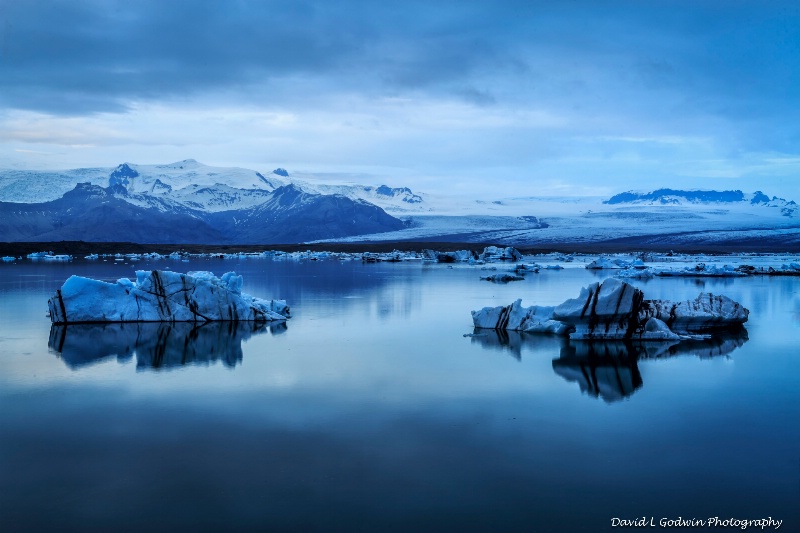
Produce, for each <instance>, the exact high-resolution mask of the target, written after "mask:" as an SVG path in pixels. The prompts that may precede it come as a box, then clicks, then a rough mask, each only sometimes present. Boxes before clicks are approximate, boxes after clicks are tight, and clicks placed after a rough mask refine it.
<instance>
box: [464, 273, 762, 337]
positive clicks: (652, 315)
mask: <svg viewBox="0 0 800 533" xmlns="http://www.w3.org/2000/svg"><path fill="white" fill-rule="evenodd" d="M748 315H749V311H748V310H747V309H745V308H744V307H742V306H741V305H740V304H739V303H737V302H734V301H733V300H731V299H730V298H728V297H726V296H715V295H712V294H708V293H705V294H700V295H699V296H698V297H697V298H696V299H694V300H688V301H685V302H671V301H667V300H645V299H644V294H643V293H642V291H641V290H639V289H637V288H635V287H634V286H632V285H629V284H628V283H625V282H623V281H620V280H617V279H614V278H609V279H607V280H605V281H604V282H603V283H593V284H591V285H589V286H588V287H586V288H584V289H581V293H580V295H579V296H578V298H574V299H570V300H567V301H565V302H564V303H562V304H561V305H558V306H556V307H554V308H553V307H541V306H532V307H528V308H523V307H522V306H521V300H517V301H516V302H514V303H513V304H511V305H510V306H507V307H485V308H483V309H481V310H479V311H473V312H472V321H473V323H474V325H475V327H476V328H489V329H499V330H518V331H531V332H548V333H556V334H559V335H566V334H569V336H570V338H572V339H601V340H608V339H639V340H685V339H702V338H706V336H707V335H709V334H712V333H721V332H726V331H736V330H740V329H741V328H742V324H744V323H745V322H747V319H748Z"/></svg>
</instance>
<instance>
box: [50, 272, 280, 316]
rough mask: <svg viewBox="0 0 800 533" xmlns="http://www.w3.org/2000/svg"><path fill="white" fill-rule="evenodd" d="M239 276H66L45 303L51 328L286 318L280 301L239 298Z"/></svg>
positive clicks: (242, 295)
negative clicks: (112, 278)
mask: <svg viewBox="0 0 800 533" xmlns="http://www.w3.org/2000/svg"><path fill="white" fill-rule="evenodd" d="M241 289H242V276H237V275H236V274H235V273H234V272H227V273H225V274H223V275H222V276H221V277H219V278H218V277H216V276H215V275H214V274H212V273H211V272H188V273H186V274H182V273H178V272H171V271H166V270H152V271H149V272H148V271H146V270H137V271H136V281H131V280H130V279H127V278H122V279H120V280H118V281H117V282H116V283H107V282H104V281H99V280H95V279H89V278H84V277H81V276H71V277H70V278H69V279H67V281H65V282H64V284H63V285H62V287H61V288H60V289H59V290H57V291H56V294H55V295H53V296H52V297H51V298H50V299H49V300H48V301H47V306H48V308H49V314H50V320H51V322H53V323H54V324H80V323H92V322H196V323H197V322H212V321H231V322H268V321H274V320H286V319H287V318H289V315H290V312H289V306H288V305H287V304H286V302H285V301H284V300H264V299H261V298H256V297H254V296H250V295H249V294H245V293H243V292H242V291H241Z"/></svg>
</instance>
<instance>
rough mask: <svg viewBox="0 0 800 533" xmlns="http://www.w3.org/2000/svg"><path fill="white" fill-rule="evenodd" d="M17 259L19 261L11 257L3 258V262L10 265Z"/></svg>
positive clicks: (5, 256)
mask: <svg viewBox="0 0 800 533" xmlns="http://www.w3.org/2000/svg"><path fill="white" fill-rule="evenodd" d="M16 259H17V258H16V257H11V256H10V255H4V256H3V261H5V262H6V263H10V262H11V261H16Z"/></svg>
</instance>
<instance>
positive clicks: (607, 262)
mask: <svg viewBox="0 0 800 533" xmlns="http://www.w3.org/2000/svg"><path fill="white" fill-rule="evenodd" d="M627 266H628V264H627V263H626V262H625V261H622V260H621V259H615V260H613V261H612V260H611V259H608V258H607V257H600V258H599V259H595V260H594V261H592V262H591V263H589V264H588V265H586V268H587V269H589V270H604V269H613V268H627Z"/></svg>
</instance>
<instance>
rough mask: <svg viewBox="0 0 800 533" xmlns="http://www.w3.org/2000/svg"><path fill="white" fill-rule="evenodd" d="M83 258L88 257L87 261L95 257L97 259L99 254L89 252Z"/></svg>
mask: <svg viewBox="0 0 800 533" xmlns="http://www.w3.org/2000/svg"><path fill="white" fill-rule="evenodd" d="M83 258H84V259H88V260H89V261H93V260H95V259H99V258H100V256H99V255H97V254H89V255H86V256H84V257H83Z"/></svg>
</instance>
